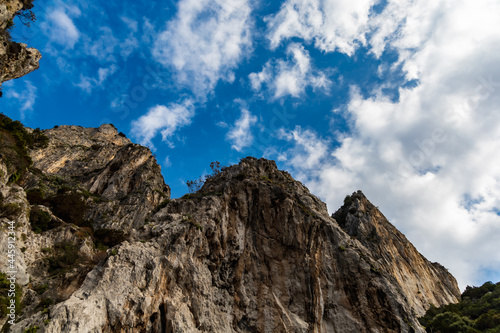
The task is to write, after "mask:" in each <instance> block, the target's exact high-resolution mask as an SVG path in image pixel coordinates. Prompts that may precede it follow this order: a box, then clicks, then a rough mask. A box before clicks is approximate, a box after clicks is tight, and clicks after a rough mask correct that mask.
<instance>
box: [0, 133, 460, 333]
mask: <svg viewBox="0 0 500 333" xmlns="http://www.w3.org/2000/svg"><path fill="white" fill-rule="evenodd" d="M45 133H46V135H47V136H48V137H49V143H48V145H47V147H45V148H37V149H33V150H31V151H30V155H31V157H32V159H33V169H32V170H31V171H30V172H29V173H28V174H27V175H26V176H25V178H23V179H21V180H20V181H19V183H20V185H22V186H23V187H24V189H26V190H27V191H28V193H29V195H28V197H29V198H30V200H31V201H28V200H27V196H26V193H25V191H23V188H21V187H20V186H18V185H17V184H10V183H8V181H7V176H8V175H6V176H5V177H4V178H3V180H2V181H3V183H1V184H0V190H1V191H2V193H4V194H5V197H6V198H8V200H11V199H9V198H11V197H12V198H13V196H14V195H15V196H16V198H17V199H16V200H18V201H19V202H20V203H22V209H21V211H20V213H19V216H18V217H15V218H16V219H17V221H18V230H19V231H18V233H24V234H25V235H26V240H25V241H24V243H23V242H19V246H20V247H21V246H26V250H25V252H23V255H22V260H20V262H21V264H20V269H23V270H24V272H25V275H24V276H25V279H24V280H23V281H22V282H20V283H21V284H22V286H23V290H24V291H23V294H24V295H25V296H24V297H26V298H27V300H28V302H27V304H28V305H27V307H26V309H25V312H24V314H23V315H22V316H21V321H20V322H19V323H18V324H16V325H15V326H14V327H11V330H12V331H14V332H22V331H23V330H24V329H26V328H29V327H32V326H33V325H36V326H39V327H40V332H42V331H43V332H342V333H345V332H356V333H357V332H423V329H422V327H421V326H420V325H419V323H418V321H417V317H418V316H420V315H422V314H423V313H424V311H425V309H427V308H428V307H429V306H430V304H431V303H432V304H434V305H436V306H439V305H441V304H447V303H450V302H456V301H457V299H458V298H459V296H460V294H459V290H458V287H457V284H456V281H455V279H454V278H453V277H452V276H451V275H450V274H449V273H448V272H447V271H446V269H444V268H443V267H442V266H440V265H438V264H433V263H430V262H429V261H427V260H426V259H425V258H424V257H423V256H422V255H420V254H419V253H418V252H417V250H416V249H415V248H414V247H413V245H411V243H410V242H409V241H408V240H407V239H406V238H405V237H404V236H403V235H402V234H401V233H400V232H399V231H398V230H397V229H396V228H395V227H394V226H392V225H391V224H390V223H389V222H388V221H387V220H386V219H385V217H384V216H383V215H382V214H381V213H380V212H379V211H378V209H377V208H376V207H374V206H373V205H372V204H371V203H370V202H369V201H368V200H367V199H366V198H365V196H364V195H363V194H362V193H360V192H357V193H354V194H353V195H352V196H349V197H348V199H347V198H346V202H345V204H344V206H343V207H342V208H340V209H339V211H337V212H336V213H335V214H334V215H333V217H331V216H329V214H328V212H327V209H326V205H325V204H324V203H323V202H321V201H320V200H319V199H318V198H317V197H315V196H314V195H312V194H311V193H310V192H309V191H308V189H307V188H305V187H304V186H303V185H302V184H301V183H300V182H297V181H295V180H294V179H293V178H292V177H291V176H290V175H289V174H288V173H287V172H284V171H280V170H278V169H277V168H276V165H275V163H274V162H273V161H269V160H265V159H255V158H250V157H249V158H246V159H243V160H242V161H241V162H240V163H239V164H238V165H234V166H231V167H228V168H226V169H224V170H223V171H222V172H220V173H216V174H215V175H213V176H212V177H211V178H210V179H209V180H208V181H207V182H206V183H205V185H204V186H203V187H202V188H201V190H200V191H198V192H197V193H195V194H191V195H186V196H184V197H183V198H179V199H172V200H170V199H169V196H170V192H169V188H168V187H167V186H166V185H165V184H164V183H163V178H162V177H161V174H160V168H159V166H158V165H157V164H156V162H155V159H154V157H153V156H152V155H151V152H150V151H149V150H148V149H147V148H144V147H141V146H138V145H133V144H131V143H130V141H129V140H128V139H126V138H125V137H123V135H120V134H119V133H117V131H116V129H114V128H113V127H112V126H111V125H103V126H101V127H100V128H98V129H85V128H81V127H75V126H71V127H62V126H61V127H59V128H56V129H52V130H47V131H45ZM1 165H2V164H0V166H1ZM5 170H6V169H5ZM40 187H42V188H44V194H43V195H40V196H41V197H43V198H42V199H40V198H39V197H37V196H36V195H34V193H35V194H37V193H38V194H39V191H38V190H37V189H39V188H40ZM11 192H12V193H14V194H10V193H11ZM58 193H59V194H58ZM61 193H62V194H64V195H67V196H68V197H70V196H75V195H78V196H80V198H81V200H83V201H84V202H85V206H82V207H84V213H83V217H82V220H81V221H80V220H79V223H80V225H78V224H75V223H72V222H71V221H65V220H64V219H63V218H61V216H59V215H61V208H60V207H59V206H58V201H57V200H56V199H57V198H58V195H60V194H61ZM12 200H14V199H12ZM33 201H37V202H36V205H35V204H34V202H33ZM33 209H42V210H46V211H47V212H49V214H50V215H51V216H52V220H54V221H58V224H57V223H56V224H54V226H49V227H47V228H46V229H47V230H45V231H42V232H40V233H34V232H33V230H32V228H33V226H32V224H30V222H29V216H30V213H29V210H33ZM62 211H63V212H64V210H62ZM58 214H59V215H58ZM104 215H106V218H105V217H103V216H104ZM68 216H69V217H70V218H72V215H71V214H69V215H68ZM75 221H76V220H75ZM82 221H84V222H85V223H87V222H88V223H90V225H91V227H88V225H89V224H88V223H87V224H85V223H83V222H82ZM89 229H93V230H89ZM99 230H101V231H102V230H106V231H107V232H108V234H106V235H105V237H104V238H103V237H102V234H101V235H100V236H99ZM113 230H114V231H123V234H120V236H121V237H118V239H116V237H115V238H114V239H113V237H114V236H116V235H115V234H113ZM109 233H111V235H109ZM19 237H20V238H22V237H21V236H19ZM106 237H108V238H106ZM99 241H101V242H103V243H106V244H107V246H108V249H103V248H102V244H101V243H99ZM23 244H26V245H23ZM61 244H62V245H61ZM67 244H72V245H73V247H68V248H67V249H66V248H64V245H67ZM99 247H100V248H99ZM47 248H53V249H54V250H53V253H52V254H51V253H46V252H47V251H49V252H50V250H47ZM43 249H45V250H43ZM71 249H76V250H74V251H76V252H75V253H74V256H76V258H77V260H75V261H73V262H72V263H71V264H66V263H65V262H64V260H63V262H60V261H61V258H62V259H64V258H66V257H65V255H66V254H65V253H67V252H68V251H69V252H71V251H70V250H71ZM66 259H67V258H66ZM57 265H59V266H57ZM54 268H55V271H56V272H57V275H54ZM30 277H31V283H30V282H28V281H29V278H30ZM44 283H47V284H48V288H47V289H46V290H40V288H39V286H40V285H43V284H44ZM47 298H49V299H51V300H53V303H54V304H49V303H51V302H48V301H45V303H43V301H44V300H45V299H47ZM47 304H48V305H47Z"/></svg>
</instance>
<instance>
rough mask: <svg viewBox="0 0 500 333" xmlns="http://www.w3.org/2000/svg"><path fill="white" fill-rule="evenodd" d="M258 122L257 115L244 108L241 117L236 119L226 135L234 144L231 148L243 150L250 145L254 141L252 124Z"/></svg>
mask: <svg viewBox="0 0 500 333" xmlns="http://www.w3.org/2000/svg"><path fill="white" fill-rule="evenodd" d="M256 123H257V117H255V116H253V115H252V114H251V113H250V111H248V110H247V109H245V108H243V109H242V110H241V117H240V118H239V119H238V120H236V122H235V124H234V126H232V127H231V129H230V130H229V132H228V133H227V135H226V139H227V140H229V141H230V142H231V143H232V145H231V148H233V149H235V150H237V151H240V152H241V151H242V150H243V148H246V147H249V146H251V145H252V143H253V135H252V131H251V130H252V126H253V125H255V124H256Z"/></svg>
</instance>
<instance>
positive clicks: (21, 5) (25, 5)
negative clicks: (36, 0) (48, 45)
mask: <svg viewBox="0 0 500 333" xmlns="http://www.w3.org/2000/svg"><path fill="white" fill-rule="evenodd" d="M31 6H32V5H31V1H30V0H24V1H21V0H5V1H2V2H1V3H0V89H1V87H2V82H5V81H8V80H12V79H17V78H19V77H21V76H24V75H26V74H28V73H31V72H32V71H34V70H35V69H38V67H39V63H38V62H39V61H40V59H41V58H42V55H41V54H40V52H39V51H38V50H37V49H34V48H31V47H30V48H29V47H28V46H27V45H26V44H23V43H17V42H13V41H12V40H11V38H10V31H9V30H8V29H9V27H11V26H12V24H13V20H14V17H15V16H16V15H17V13H18V12H19V11H23V10H28V9H29V8H31ZM0 94H1V90H0Z"/></svg>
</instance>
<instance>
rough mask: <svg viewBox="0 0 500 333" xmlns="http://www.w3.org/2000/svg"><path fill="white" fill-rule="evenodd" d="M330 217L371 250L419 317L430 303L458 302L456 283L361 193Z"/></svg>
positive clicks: (355, 194) (345, 202) (346, 200)
mask: <svg viewBox="0 0 500 333" xmlns="http://www.w3.org/2000/svg"><path fill="white" fill-rule="evenodd" d="M332 217H333V218H335V220H336V221H337V222H338V224H339V226H340V227H341V228H342V229H343V230H344V231H345V232H346V233H347V234H348V235H349V236H351V237H353V238H355V239H356V240H358V241H359V242H361V243H362V244H363V246H365V247H366V248H367V249H369V250H370V253H371V254H372V256H373V257H374V259H375V260H376V261H377V263H378V265H380V266H379V267H383V270H385V271H387V272H391V275H392V276H393V277H394V278H395V279H396V280H397V281H398V283H399V284H400V285H401V286H402V288H403V290H404V292H405V293H406V294H407V295H408V299H409V301H410V303H411V304H412V306H413V307H414V309H415V311H416V312H417V313H418V315H423V314H424V313H425V310H426V309H427V308H428V307H429V306H430V304H434V305H435V304H442V303H452V302H455V301H456V300H458V299H460V290H459V288H458V284H457V282H456V280H455V278H454V277H453V276H452V275H451V274H450V273H449V272H448V270H447V269H446V268H444V267H443V266H442V265H440V264H437V263H431V262H429V261H428V260H427V259H426V258H425V257H424V256H422V255H421V254H420V253H419V252H418V251H417V249H416V248H415V247H414V246H413V244H412V243H411V242H410V241H409V240H408V239H407V238H406V237H405V235H403V234H402V233H401V232H400V231H399V230H398V229H397V228H396V227H394V225H392V224H391V223H390V222H389V221H388V220H387V219H386V217H385V216H384V215H383V214H382V213H381V212H380V210H379V209H378V207H376V206H374V205H373V204H372V203H371V202H370V201H369V200H368V199H367V198H366V196H365V195H364V194H363V192H362V191H357V192H354V193H352V195H350V196H349V195H348V196H346V198H345V199H344V204H343V206H342V207H341V208H339V210H337V211H336V212H335V213H334V214H333V215H332Z"/></svg>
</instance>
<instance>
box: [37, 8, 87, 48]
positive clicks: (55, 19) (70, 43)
mask: <svg viewBox="0 0 500 333" xmlns="http://www.w3.org/2000/svg"><path fill="white" fill-rule="evenodd" d="M80 15H81V12H80V10H79V9H78V8H77V7H74V6H63V7H62V8H61V7H57V8H53V9H50V10H49V11H48V12H47V15H46V20H45V21H44V22H42V24H41V27H42V31H43V32H44V33H46V34H48V37H49V45H50V43H52V42H53V43H56V44H59V45H61V46H64V47H65V49H73V47H74V46H75V44H76V43H77V42H78V40H79V39H80V35H81V34H80V31H79V30H78V28H77V27H76V25H75V23H74V22H73V18H75V17H78V16H80ZM51 49H52V48H51V47H48V50H51ZM52 50H55V49H52Z"/></svg>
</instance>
